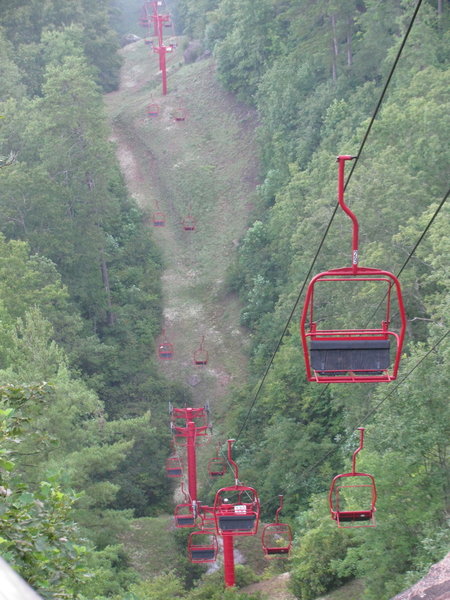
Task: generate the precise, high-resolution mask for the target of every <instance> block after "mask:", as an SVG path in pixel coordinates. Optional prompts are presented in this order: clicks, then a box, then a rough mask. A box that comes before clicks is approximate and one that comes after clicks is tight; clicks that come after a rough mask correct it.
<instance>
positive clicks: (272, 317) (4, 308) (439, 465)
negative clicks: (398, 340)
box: [0, 0, 450, 600]
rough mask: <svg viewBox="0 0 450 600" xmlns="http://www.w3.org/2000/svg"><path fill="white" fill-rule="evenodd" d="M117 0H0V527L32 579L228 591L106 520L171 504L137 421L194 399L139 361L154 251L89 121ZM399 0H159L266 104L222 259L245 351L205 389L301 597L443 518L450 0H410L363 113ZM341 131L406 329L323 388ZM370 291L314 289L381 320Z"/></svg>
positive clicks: (440, 535)
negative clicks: (316, 319)
mask: <svg viewBox="0 0 450 600" xmlns="http://www.w3.org/2000/svg"><path fill="white" fill-rule="evenodd" d="M118 5H121V6H122V7H123V5H124V3H123V2H120V1H119V0H117V1H114V2H109V1H107V0H101V1H98V2H95V3H92V2H90V1H89V0H63V1H61V0H45V1H39V2H38V1H37V0H33V1H31V2H29V1H24V0H13V1H12V2H9V3H8V4H7V5H5V6H4V7H2V10H1V12H0V115H1V116H2V117H3V118H2V119H1V120H0V157H8V156H10V153H11V152H13V155H14V156H15V157H16V159H15V161H14V162H13V164H10V165H9V166H7V167H4V168H1V170H0V181H1V190H0V340H1V344H0V385H1V389H0V442H1V448H0V500H1V508H0V524H1V531H0V548H1V549H2V553H3V554H4V556H5V557H6V558H7V560H8V561H9V562H11V564H13V566H15V568H17V569H18V570H19V571H20V573H21V574H22V575H23V576H24V577H25V578H26V579H27V580H28V581H29V582H30V583H31V584H32V585H33V586H35V587H36V588H37V589H38V590H39V591H40V593H41V594H42V595H43V596H44V597H46V598H47V597H48V598H49V599H50V598H56V597H60V598H77V599H79V600H85V599H88V600H103V599H105V598H114V600H116V599H118V598H120V600H123V599H124V598H127V600H128V599H129V600H149V599H150V598H151V599H156V598H160V599H161V600H164V599H165V598H169V597H170V598H173V597H180V598H186V600H187V599H192V600H194V599H195V598H197V599H199V600H200V599H201V598H205V600H206V598H208V600H212V599H215V598H217V599H219V598H228V597H230V598H231V596H233V598H239V597H241V598H242V599H243V600H244V598H248V596H247V595H246V594H241V595H239V594H238V595H235V594H234V593H233V592H230V591H226V592H225V593H223V592H222V591H221V589H220V586H219V585H218V582H217V580H216V579H215V578H217V577H218V576H217V575H215V576H212V577H211V579H209V580H208V579H206V580H201V581H199V582H197V583H196V584H195V585H194V587H193V589H192V590H191V591H186V589H185V583H186V581H188V580H189V581H188V583H189V585H192V579H194V575H191V576H186V577H185V580H186V581H183V575H182V573H183V568H185V566H183V565H182V564H181V562H182V560H181V559H180V558H179V557H177V559H176V560H174V563H176V564H175V565H167V566H168V567H171V568H173V569H176V573H175V572H173V571H170V570H168V571H167V572H165V573H162V574H161V576H160V577H157V578H154V579H153V580H148V581H142V580H140V578H139V577H138V576H137V574H136V573H133V572H131V570H130V569H129V568H128V565H127V558H126V556H125V554H124V552H123V549H122V547H121V546H120V544H119V543H118V535H117V534H118V533H120V532H122V533H123V532H124V531H127V528H128V527H129V526H130V522H131V518H132V516H133V514H134V515H135V516H142V515H151V514H155V513H157V512H158V511H159V510H161V509H162V508H163V507H164V506H165V505H166V503H167V498H168V493H169V486H168V483H167V482H166V481H165V480H163V479H162V477H161V469H160V465H161V464H162V463H163V460H164V455H165V454H166V449H167V448H168V433H166V432H164V433H161V432H159V431H156V429H155V428H154V427H153V423H154V422H155V420H156V419H159V420H161V419H162V414H163V411H164V410H165V407H166V405H167V402H168V401H169V402H170V401H176V400H180V399H183V401H184V399H185V398H186V397H187V392H186V391H185V390H184V389H182V388H181V386H179V385H178V384H176V383H175V382H169V381H166V380H164V379H162V378H161V377H160V376H159V375H158V374H157V373H156V369H155V366H154V364H153V362H152V360H151V354H152V348H153V342H154V337H155V335H156V333H157V332H158V331H159V327H160V321H161V312H162V310H161V304H162V298H161V284H160V275H161V271H162V261H161V257H160V254H159V251H158V250H157V248H156V247H155V244H154V243H153V241H152V240H151V238H150V237H149V236H148V234H147V232H146V230H145V227H144V225H143V215H142V214H141V212H140V210H139V209H138V207H137V206H136V205H135V203H134V202H133V201H131V200H130V199H129V198H128V196H127V191H126V189H125V184H124V181H123V179H122V177H121V175H120V173H119V170H118V165H117V163H116V159H115V157H114V152H113V148H112V146H111V143H110V142H109V141H108V137H109V131H108V125H107V122H106V119H105V116H104V112H103V105H102V95H101V94H102V92H104V91H110V90H112V89H114V88H115V86H116V85H117V77H118V69H119V66H120V60H119V58H118V55H117V53H116V52H115V51H116V49H117V47H118V36H117V35H116V34H115V33H114V32H113V31H112V30H111V27H110V24H109V23H110V20H109V19H110V16H111V14H110V12H111V10H112V8H114V7H116V6H118ZM415 5H416V3H415V2H413V1H412V0H402V1H398V0H386V1H384V2H379V1H378V0H345V1H340V2H337V1H335V0H320V1H311V0H282V1H280V0H262V1H260V2H255V1H254V0H201V1H199V0H179V1H178V2H176V1H175V0H173V1H172V3H171V7H172V8H173V10H174V13H175V14H176V15H177V17H178V23H177V28H178V29H179V30H180V31H181V30H183V29H184V33H185V34H186V35H187V36H190V37H192V38H195V39H197V40H200V41H201V43H202V44H203V45H204V47H205V49H207V50H209V51H211V53H212V56H213V60H214V61H215V64H216V66H217V77H218V79H219V80H220V82H221V83H222V85H223V86H224V87H225V89H226V90H228V91H230V92H232V93H233V94H235V95H236V97H237V98H238V99H239V100H240V101H241V102H243V103H247V104H248V105H250V106H251V107H252V108H253V109H256V111H257V113H258V116H259V129H258V140H259V151H260V157H261V168H262V173H263V178H262V182H261V185H260V186H259V188H258V202H257V206H256V207H255V211H254V216H253V217H252V221H251V222H250V223H249V224H248V225H249V226H248V230H247V233H246V235H245V236H244V237H243V239H242V240H240V242H239V247H238V251H237V256H236V260H235V262H234V264H232V265H230V268H229V272H228V277H227V282H226V286H227V291H231V292H235V293H237V294H238V295H239V298H240V301H241V305H242V310H241V325H243V326H244V327H246V328H247V330H248V334H249V336H250V337H251V350H250V355H251V356H250V358H251V362H250V370H251V374H250V380H249V382H248V384H247V385H246V386H245V387H244V388H243V389H238V390H234V391H233V396H232V397H230V398H228V399H226V400H225V399H224V400H223V403H224V404H225V403H226V405H227V406H226V408H227V410H223V411H222V414H227V415H228V416H227V418H224V419H223V423H221V430H222V432H223V433H224V434H227V433H228V432H229V431H230V430H232V431H235V430H236V429H240V424H241V423H245V427H244V428H243V430H242V432H241V435H240V438H239V440H238V443H237V445H236V454H237V458H238V460H239V463H240V466H241V475H242V478H243V480H249V481H251V482H252V483H253V484H254V485H255V487H257V488H258V489H259V491H260V493H261V495H262V496H263V497H264V499H265V502H264V517H267V518H269V515H273V511H274V509H275V508H276V506H277V497H278V494H279V493H284V494H285V495H286V503H285V514H286V518H287V519H289V521H290V522H291V523H292V524H293V526H294V528H295V530H296V535H297V540H298V542H297V543H296V548H295V550H294V554H293V558H292V561H291V563H290V567H289V568H290V569H291V571H292V589H293V591H294V593H295V594H296V596H297V597H298V598H300V599H301V600H313V599H314V598H315V597H317V595H319V594H324V593H326V592H327V591H328V590H329V589H331V588H333V587H335V586H336V585H338V584H339V583H340V582H344V581H346V580H348V579H350V578H352V577H358V578H360V579H362V580H363V581H364V586H365V591H364V597H365V598H367V599H368V600H387V599H388V598H390V597H392V596H393V595H394V594H395V593H397V592H398V591H399V590H400V589H402V588H404V587H406V586H407V585H408V584H410V583H412V582H413V581H414V580H415V579H417V578H418V577H419V576H420V575H421V574H422V573H423V572H424V571H425V570H426V569H427V568H428V567H429V565H430V564H431V563H432V562H434V561H436V560H438V559H439V558H440V557H441V556H442V554H443V553H444V551H445V548H446V547H447V546H448V541H449V539H448V527H447V522H446V518H447V517H448V510H449V507H450V481H449V478H448V474H449V467H448V462H449V454H448V452H449V447H448V440H449V433H450V432H449V423H450V419H449V416H450V415H449V414H448V411H449V405H448V392H447V389H448V373H449V372H450V364H449V360H450V336H449V335H448V318H449V314H450V312H449V308H450V283H449V276H448V256H449V249H450V248H449V241H448V240H449V235H448V233H449V230H448V216H449V209H448V203H445V202H444V200H445V198H446V195H447V194H448V165H449V162H450V161H449V159H450V155H449V149H448V138H449V133H450V110H449V109H450V106H449V97H448V89H449V84H450V80H449V78H450V70H449V55H448V48H449V45H448V41H449V33H448V31H449V27H448V26H449V22H450V11H449V7H448V4H446V3H442V2H438V1H434V0H424V1H423V2H422V3H421V7H420V10H419V12H418V16H417V19H416V21H415V23H414V25H413V27H412V29H411V33H410V34H409V37H408V40H407V43H406V45H405V47H404V49H403V52H402V55H401V57H400V60H399V62H398V64H397V67H396V69H395V71H394V72H393V75H392V79H391V80H390V84H389V88H388V92H387V94H386V96H385V97H384V100H383V102H382V104H381V106H380V110H379V112H378V114H377V116H376V119H374V121H373V122H372V120H371V119H372V116H373V115H374V110H375V106H376V103H377V100H378V98H380V94H381V90H382V89H383V86H384V84H385V82H386V78H387V76H388V74H389V73H390V71H391V68H392V65H393V64H394V60H395V58H396V56H397V53H398V51H399V48H400V44H401V42H402V40H403V36H404V35H405V33H406V31H407V28H408V25H409V23H410V19H411V16H412V14H413V10H414V8H415ZM117 18H118V17H117V15H115V17H114V19H117ZM369 125H370V135H369V136H368V138H367V143H366V144H365V145H364V147H362V145H361V144H362V140H363V139H364V136H365V134H366V133H368V132H369V129H368V128H369ZM361 149H362V151H360V150H361ZM344 153H348V154H356V153H359V156H358V161H357V163H356V167H355V169H354V173H353V172H352V175H351V179H349V181H348V186H347V190H346V193H347V198H348V201H349V203H350V205H351V206H352V208H353V209H354V210H355V212H356V214H357V215H358V217H359V219H360V225H361V239H360V255H361V264H362V265H363V266H376V267H380V268H384V269H387V270H389V271H392V272H394V273H397V272H401V277H400V278H401V283H402V287H403V290H404V295H405V302H406V309H407V315H408V332H407V340H406V345H405V348H404V356H403V358H402V367H401V377H400V379H399V380H398V382H397V383H395V384H390V386H383V385H379V386H377V385H367V384H360V385H352V386H345V385H344V386H339V385H331V386H327V387H324V386H322V387H321V386H316V385H314V384H308V383H306V380H305V376H304V370H303V366H302V365H303V362H302V355H301V349H300V344H299V337H298V327H297V323H296V322H295V321H296V320H297V319H298V306H297V305H296V303H297V302H299V301H300V300H301V297H300V296H299V293H300V291H302V289H303V286H304V284H305V282H306V279H307V277H308V276H309V275H308V272H309V270H310V269H312V273H318V272H320V271H321V270H323V269H326V268H334V267H340V266H343V265H348V264H349V256H350V224H349V221H348V219H347V218H346V217H345V216H344V215H342V214H341V213H339V212H338V213H337V214H336V216H335V217H332V215H333V209H334V206H335V196H336V194H335V189H336V168H335V162H334V159H335V156H336V155H337V154H344ZM1 160H2V162H1V163H0V166H2V167H3V166H4V164H7V163H9V162H12V161H11V160H9V161H8V160H4V159H3V158H2V159H1ZM354 164H355V163H354ZM328 225H329V228H328V227H327V226H328ZM422 236H423V237H422ZM319 244H321V246H320V248H321V249H320V252H319V253H318V255H317V257H316V259H315V262H314V264H312V261H313V259H314V257H315V255H316V251H317V249H318V247H319ZM417 244H418V245H417ZM413 249H414V253H413V254H412V250H413ZM371 291H372V290H368V291H367V290H365V291H358V292H355V293H353V294H350V295H349V294H348V293H345V292H344V291H342V290H338V291H337V292H336V293H333V294H330V295H329V296H328V297H324V298H322V299H321V309H322V310H323V312H324V314H325V315H326V316H329V314H333V316H335V317H336V318H337V319H338V320H339V322H341V323H347V322H349V321H350V320H351V319H352V317H353V316H354V313H355V312H357V311H358V310H359V313H360V314H362V315H363V317H364V318H369V316H370V319H373V318H374V317H375V316H376V318H378V313H377V302H378V300H377V299H375V298H374V297H372V296H371ZM293 307H294V308H295V310H293ZM369 313H370V315H369ZM290 315H291V317H292V320H291V322H288V319H289V316H290ZM395 318H396V315H395V314H394V318H393V320H394V321H395ZM285 327H286V329H285V335H284V337H283V340H282V341H281V343H280V344H279V348H278V351H277V353H276V355H275V356H273V352H274V350H275V348H277V347H278V346H277V345H278V342H279V341H280V335H281V333H282V332H283V330H284V328H285ZM272 358H273V362H272V363H271V367H270V369H269V370H268V371H267V373H266V368H267V365H268V364H269V360H271V359H272ZM263 374H265V379H264V385H263V386H262V387H261V388H258V385H257V384H258V383H259V382H260V380H261V379H260V378H261V377H262V375H263ZM44 382H45V383H44ZM255 389H258V390H259V391H258V397H257V398H256V400H257V401H255V402H254V403H253V404H251V402H252V400H253V399H254V393H255ZM250 406H251V418H250V419H248V420H247V417H248V414H249V413H248V410H249V407H250ZM361 424H364V425H366V427H367V435H366V447H365V450H364V452H363V453H362V454H361V457H360V466H361V468H363V469H364V470H366V471H367V472H370V473H373V474H374V476H375V478H376V481H377V484H378V491H379V501H378V505H377V506H378V510H377V518H378V525H377V527H376V528H374V529H366V530H356V531H350V532H349V531H341V530H337V528H336V527H335V523H333V522H332V521H331V519H330V517H329V513H328V508H327V506H326V503H325V501H324V498H325V496H326V491H327V487H328V484H329V481H330V480H331V478H332V477H333V475H334V474H336V473H337V472H340V471H342V470H345V469H347V468H348V465H349V461H350V459H351V453H352V451H353V449H354V447H355V444H356V438H355V436H354V435H353V433H352V432H353V430H354V429H355V428H356V427H358V426H359V425H361ZM274 449H276V451H274ZM149 456H151V457H152V458H151V460H148V457H149ZM183 543H185V539H184V538H183ZM180 564H181V566H180ZM197 575H198V573H197V572H195V577H196V576H197ZM239 576H240V577H241V578H242V581H245V580H246V578H247V579H248V572H247V573H246V572H245V570H241V572H240V575H239ZM126 594H128V595H126Z"/></svg>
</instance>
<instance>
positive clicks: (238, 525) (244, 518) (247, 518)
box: [219, 515, 256, 531]
mask: <svg viewBox="0 0 450 600" xmlns="http://www.w3.org/2000/svg"><path fill="white" fill-rule="evenodd" d="M255 519H256V515H220V517H219V527H220V529H221V530H222V531H251V530H252V529H253V527H254V524H255Z"/></svg>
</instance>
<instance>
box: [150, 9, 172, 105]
mask: <svg viewBox="0 0 450 600" xmlns="http://www.w3.org/2000/svg"><path fill="white" fill-rule="evenodd" d="M153 4H154V5H155V6H154V12H153V14H152V16H151V19H152V21H153V27H154V30H155V35H156V36H157V37H158V45H157V46H153V52H156V53H157V54H158V55H159V70H160V71H161V77H162V93H163V96H165V95H166V94H167V68H166V53H167V52H173V50H174V48H175V46H174V44H169V45H168V46H165V45H164V41H163V27H164V25H165V24H168V23H170V22H171V19H170V15H159V14H158V6H157V2H153Z"/></svg>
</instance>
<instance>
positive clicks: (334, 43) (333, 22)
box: [330, 15, 339, 81]
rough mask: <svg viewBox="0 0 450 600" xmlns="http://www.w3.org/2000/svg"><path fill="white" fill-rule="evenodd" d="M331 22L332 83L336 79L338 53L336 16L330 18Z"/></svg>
mask: <svg viewBox="0 0 450 600" xmlns="http://www.w3.org/2000/svg"><path fill="white" fill-rule="evenodd" d="M330 20H331V30H332V32H333V35H332V38H331V76H332V78H333V81H336V79H337V55H338V52H339V46H338V41H337V37H336V15H331V16H330Z"/></svg>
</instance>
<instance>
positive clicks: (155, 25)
mask: <svg viewBox="0 0 450 600" xmlns="http://www.w3.org/2000/svg"><path fill="white" fill-rule="evenodd" d="M152 5H153V34H154V35H155V37H157V36H158V20H157V19H158V1H157V0H154V2H152Z"/></svg>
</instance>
